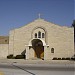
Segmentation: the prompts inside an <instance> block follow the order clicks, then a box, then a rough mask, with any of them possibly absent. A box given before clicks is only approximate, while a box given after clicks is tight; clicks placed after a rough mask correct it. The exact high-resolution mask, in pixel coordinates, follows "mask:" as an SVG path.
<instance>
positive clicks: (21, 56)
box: [15, 55, 25, 59]
mask: <svg viewBox="0 0 75 75" xmlns="http://www.w3.org/2000/svg"><path fill="white" fill-rule="evenodd" d="M15 59H25V55H16V57H15Z"/></svg>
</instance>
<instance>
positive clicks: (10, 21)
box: [0, 0, 75, 36]
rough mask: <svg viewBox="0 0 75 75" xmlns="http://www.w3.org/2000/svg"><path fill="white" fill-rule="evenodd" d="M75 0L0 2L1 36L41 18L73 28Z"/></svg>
mask: <svg viewBox="0 0 75 75" xmlns="http://www.w3.org/2000/svg"><path fill="white" fill-rule="evenodd" d="M74 3H75V0H0V36H4V35H5V36H6V35H9V31H10V30H11V29H15V28H18V27H21V26H24V25H26V24H28V23H30V22H32V21H34V20H36V19H38V18H39V16H38V14H39V13H40V14H41V18H42V19H44V20H46V21H49V22H52V23H54V24H58V25H60V26H69V27H70V26H71V25H72V23H73V20H74V19H75V14H74V13H75V10H74V7H75V5H74Z"/></svg>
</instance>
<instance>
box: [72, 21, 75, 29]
mask: <svg viewBox="0 0 75 75" xmlns="http://www.w3.org/2000/svg"><path fill="white" fill-rule="evenodd" d="M72 27H74V28H75V20H73V23H72Z"/></svg>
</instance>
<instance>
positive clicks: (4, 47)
mask: <svg viewBox="0 0 75 75" xmlns="http://www.w3.org/2000/svg"><path fill="white" fill-rule="evenodd" d="M8 48H9V47H8V44H0V59H2V58H6V57H7V55H8Z"/></svg>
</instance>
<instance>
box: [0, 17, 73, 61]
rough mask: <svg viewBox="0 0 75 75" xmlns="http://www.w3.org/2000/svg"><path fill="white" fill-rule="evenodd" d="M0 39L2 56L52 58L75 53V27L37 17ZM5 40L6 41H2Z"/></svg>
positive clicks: (0, 56)
mask: <svg viewBox="0 0 75 75" xmlns="http://www.w3.org/2000/svg"><path fill="white" fill-rule="evenodd" d="M2 38H4V39H0V58H6V57H7V56H8V55H10V54H13V55H14V56H16V55H25V56H26V59H27V60H29V59H38V58H39V59H44V60H52V59H53V58H54V57H59V58H63V57H65V58H66V57H72V56H73V55H74V28H72V27H66V26H59V25H56V24H54V23H51V22H48V21H45V20H44V19H41V18H39V19H36V20H34V21H33V22H31V23H29V24H27V25H24V26H23V27H20V28H17V29H13V30H10V32H9V36H7V37H2ZM1 40H3V41H4V42H1Z"/></svg>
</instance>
